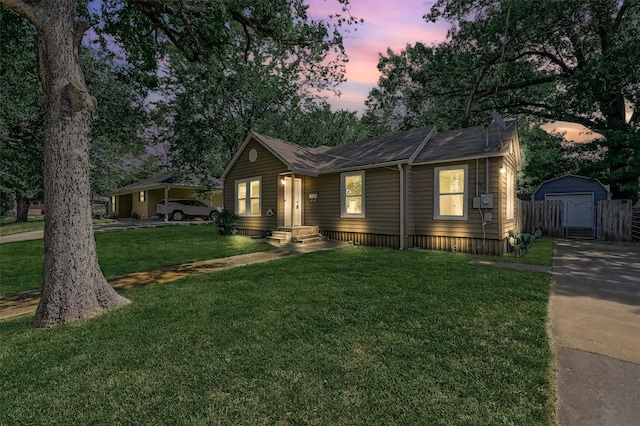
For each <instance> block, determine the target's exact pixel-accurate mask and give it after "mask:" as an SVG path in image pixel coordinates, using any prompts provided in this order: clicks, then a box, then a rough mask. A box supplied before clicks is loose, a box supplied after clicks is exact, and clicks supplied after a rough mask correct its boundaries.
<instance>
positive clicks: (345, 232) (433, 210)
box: [221, 120, 521, 254]
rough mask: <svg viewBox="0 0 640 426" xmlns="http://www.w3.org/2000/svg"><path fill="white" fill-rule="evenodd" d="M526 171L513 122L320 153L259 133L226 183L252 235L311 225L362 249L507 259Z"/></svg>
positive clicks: (412, 133)
mask: <svg viewBox="0 0 640 426" xmlns="http://www.w3.org/2000/svg"><path fill="white" fill-rule="evenodd" d="M520 166H521V159H520V147H519V141H518V133H517V126H516V122H515V120H510V121H507V123H506V128H504V129H503V128H499V127H498V126H497V125H496V124H491V125H490V126H488V127H485V126H478V127H472V128H467V129H462V130H456V131H452V132H445V133H438V132H437V130H436V128H435V127H434V126H429V127H424V128H420V129H415V130H409V131H405V132H401V133H397V134H392V135H387V136H381V137H377V138H374V139H371V140H367V141H363V142H357V143H352V144H348V145H340V146H336V147H326V146H322V147H318V148H305V147H301V146H298V145H295V144H291V143H287V142H284V141H281V140H278V139H273V138H269V137H266V136H262V135H259V134H257V133H251V134H250V135H249V136H248V137H247V138H246V140H245V141H244V143H243V144H242V146H241V147H240V149H239V150H238V152H237V153H236V155H235V156H234V157H233V159H232V160H231V163H230V164H229V165H228V167H227V168H226V170H225V171H224V173H223V175H222V177H221V179H222V181H223V183H224V206H225V208H227V209H230V210H232V211H234V212H235V213H236V214H238V215H239V216H240V219H239V221H238V232H239V233H240V234H243V235H263V236H265V235H268V234H270V233H274V232H277V231H284V232H293V233H294V235H295V232H296V229H297V228H301V227H305V226H307V227H312V228H311V229H313V228H314V227H315V228H316V229H317V230H318V231H319V232H320V233H321V234H322V235H324V236H325V237H328V238H330V239H336V240H344V241H353V242H354V243H355V244H364V245H376V246H386V247H392V248H396V249H406V248H412V247H415V248H423V249H437V250H451V251H462V252H469V253H490V254H503V253H504V252H505V251H506V250H507V236H508V232H509V231H510V230H512V229H515V227H516V219H515V216H516V215H515V213H516V212H515V200H516V179H515V176H516V172H517V171H518V170H519V169H520Z"/></svg>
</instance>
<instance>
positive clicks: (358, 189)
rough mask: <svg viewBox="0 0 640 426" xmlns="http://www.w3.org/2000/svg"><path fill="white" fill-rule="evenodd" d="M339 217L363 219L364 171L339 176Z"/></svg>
mask: <svg viewBox="0 0 640 426" xmlns="http://www.w3.org/2000/svg"><path fill="white" fill-rule="evenodd" d="M340 193H341V197H340V200H341V203H340V209H341V211H340V216H341V217H364V171H359V172H348V173H341V174H340Z"/></svg>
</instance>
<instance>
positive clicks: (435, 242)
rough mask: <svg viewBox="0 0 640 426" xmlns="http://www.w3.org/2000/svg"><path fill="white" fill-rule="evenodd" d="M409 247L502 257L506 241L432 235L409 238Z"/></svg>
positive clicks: (505, 250)
mask: <svg viewBox="0 0 640 426" xmlns="http://www.w3.org/2000/svg"><path fill="white" fill-rule="evenodd" d="M410 240H411V242H412V244H411V247H414V248H419V249H423V250H440V251H451V252H453V251H456V252H461V253H472V254H487V255H493V256H502V255H503V254H505V253H506V252H507V240H506V239H503V240H490V239H485V240H484V241H483V240H482V238H464V237H442V236H434V235H414V236H412V237H410Z"/></svg>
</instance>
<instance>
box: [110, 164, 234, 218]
mask: <svg viewBox="0 0 640 426" xmlns="http://www.w3.org/2000/svg"><path fill="white" fill-rule="evenodd" d="M198 188H199V185H198V183H197V179H183V180H177V179H176V178H174V176H173V175H171V174H168V173H167V174H162V175H159V176H155V177H152V178H149V179H145V180H142V181H139V182H135V183H132V184H130V185H127V186H123V187H122V188H119V189H117V190H116V191H114V192H112V193H111V194H109V215H110V216H116V217H118V218H128V217H132V216H134V217H137V218H139V219H149V218H150V217H152V216H154V215H155V213H156V207H157V205H158V204H159V203H160V202H161V201H162V200H163V199H165V200H166V199H169V198H193V199H198V200H200V201H202V202H204V203H205V204H207V205H210V206H222V182H221V181H220V180H217V179H216V180H214V182H213V185H212V188H211V189H210V190H209V191H208V192H207V193H202V192H199V191H198Z"/></svg>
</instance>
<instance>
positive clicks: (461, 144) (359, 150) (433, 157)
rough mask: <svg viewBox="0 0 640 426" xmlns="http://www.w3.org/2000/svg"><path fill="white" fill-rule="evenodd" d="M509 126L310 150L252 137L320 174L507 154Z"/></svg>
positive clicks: (300, 168)
mask: <svg viewBox="0 0 640 426" xmlns="http://www.w3.org/2000/svg"><path fill="white" fill-rule="evenodd" d="M506 126H507V127H506V129H501V128H499V127H498V126H497V125H496V124H495V123H493V124H491V125H489V126H488V127H486V128H485V126H476V127H469V128H466V129H460V130H453V131H450V132H444V133H437V131H436V129H435V126H427V127H421V128H419V129H413V130H407V131H404V132H400V133H394V134H390V135H385V136H379V137H376V138H373V139H369V140H366V141H362V142H355V143H350V144H345V145H338V146H334V147H328V146H320V147H317V148H306V147H303V146H300V145H296V144H293V143H289V142H285V141H283V140H280V139H275V138H271V137H268V136H264V135H260V134H258V133H251V136H250V137H252V138H253V139H255V140H257V141H258V142H260V143H261V144H262V145H264V146H265V147H266V148H267V149H268V150H270V151H271V152H272V153H273V154H274V155H275V156H276V157H277V158H279V159H280V160H281V161H282V162H284V163H285V164H286V165H287V166H288V167H289V168H290V169H291V171H294V172H297V173H302V174H309V175H319V174H326V173H335V172H338V171H342V170H353V169H357V168H361V167H370V166H379V165H384V164H396V163H407V162H409V161H411V164H424V163H439V162H447V161H456V160H466V159H469V158H484V157H493V156H497V155H503V154H505V153H507V152H508V151H509V149H510V142H511V140H512V138H513V137H514V135H515V134H516V121H515V120H507V121H506ZM487 135H488V136H487ZM487 138H488V139H487ZM248 140H249V139H247V141H248ZM487 141H488V148H487ZM229 167H231V165H229ZM227 170H228V169H227ZM225 174H226V172H225ZM223 176H224V174H223Z"/></svg>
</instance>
